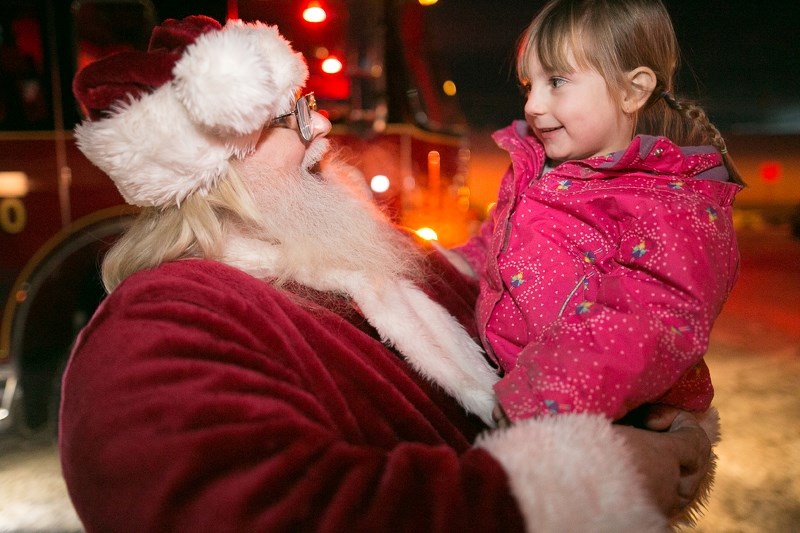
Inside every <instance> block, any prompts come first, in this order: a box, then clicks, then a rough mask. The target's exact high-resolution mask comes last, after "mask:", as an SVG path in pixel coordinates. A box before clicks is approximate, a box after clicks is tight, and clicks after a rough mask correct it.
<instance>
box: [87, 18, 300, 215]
mask: <svg viewBox="0 0 800 533" xmlns="http://www.w3.org/2000/svg"><path fill="white" fill-rule="evenodd" d="M172 73H173V80H172V81H171V83H167V84H165V85H162V86H161V87H159V88H158V89H156V90H155V91H153V92H152V93H150V94H146V95H144V96H142V97H141V98H139V99H135V98H132V97H131V98H130V99H129V101H127V102H124V101H122V102H118V103H117V104H116V105H115V106H114V107H113V108H112V109H111V111H110V113H109V115H108V117H106V118H103V119H101V120H95V121H88V120H87V121H84V122H83V123H82V124H80V125H79V126H77V127H76V129H75V137H76V139H77V142H78V146H79V147H80V149H81V150H82V151H83V152H84V154H85V155H86V156H87V157H88V158H89V160H91V161H92V162H93V163H94V164H96V165H97V166H98V167H100V168H101V169H102V170H103V171H104V172H106V173H107V174H108V175H109V176H110V177H111V179H112V180H113V181H114V183H115V184H116V186H117V188H118V189H119V191H120V193H121V194H122V196H123V197H124V198H125V201H127V202H128V203H130V204H134V205H138V206H166V205H171V204H180V203H181V202H182V201H183V200H185V199H186V197H188V196H189V195H191V194H194V193H200V194H204V193H205V192H207V191H208V190H209V189H210V188H211V187H213V186H214V185H215V183H216V182H217V180H219V179H220V178H221V177H222V176H224V175H225V173H226V172H227V170H228V160H229V159H230V158H232V157H238V158H241V157H244V156H245V155H247V154H249V153H250V152H252V150H253V149H254V147H255V144H256V141H257V140H258V136H259V134H260V131H261V128H262V127H263V126H264V124H266V123H268V122H269V121H270V120H271V119H272V118H274V117H276V116H278V115H280V114H282V113H286V112H288V111H290V110H291V109H292V106H293V105H294V98H295V93H296V91H297V90H298V89H299V88H301V87H302V86H303V85H304V84H305V81H306V79H307V78H308V68H307V67H306V64H305V61H304V60H303V57H302V55H301V54H299V53H296V52H294V50H292V48H291V45H290V44H289V42H288V41H286V40H285V39H284V38H283V37H282V36H281V35H280V33H278V29H277V28H276V27H274V26H267V25H265V24H262V23H258V22H256V23H252V24H245V23H243V22H242V21H238V20H237V21H229V22H228V23H227V24H226V25H225V27H224V28H222V29H221V30H219V31H210V32H207V33H204V34H202V35H200V36H199V37H198V38H197V40H196V41H195V42H194V43H192V44H191V45H189V46H188V47H187V48H186V50H185V51H184V53H183V55H182V57H181V58H180V59H179V60H178V62H177V63H176V65H175V67H174V68H173V71H172Z"/></svg>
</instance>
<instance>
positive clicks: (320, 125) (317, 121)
mask: <svg viewBox="0 0 800 533" xmlns="http://www.w3.org/2000/svg"><path fill="white" fill-rule="evenodd" d="M311 131H312V137H311V139H312V140H314V139H316V138H317V137H325V136H326V135H327V134H328V133H330V131H331V121H330V120H328V119H327V117H325V115H323V114H322V113H319V112H317V111H312V112H311Z"/></svg>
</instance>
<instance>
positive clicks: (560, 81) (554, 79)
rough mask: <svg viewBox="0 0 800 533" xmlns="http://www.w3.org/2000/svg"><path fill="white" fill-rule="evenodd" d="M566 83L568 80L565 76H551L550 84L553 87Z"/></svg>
mask: <svg viewBox="0 0 800 533" xmlns="http://www.w3.org/2000/svg"><path fill="white" fill-rule="evenodd" d="M565 83H567V80H565V79H564V78H559V77H558V76H553V77H552V78H550V86H551V87H552V88H553V89H558V88H559V87H561V86H562V85H564V84H565Z"/></svg>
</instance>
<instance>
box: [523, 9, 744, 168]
mask: <svg viewBox="0 0 800 533" xmlns="http://www.w3.org/2000/svg"><path fill="white" fill-rule="evenodd" d="M569 52H572V55H573V57H574V59H575V61H576V62H577V63H578V65H577V66H579V67H581V68H590V69H592V70H595V71H596V72H598V73H599V74H600V75H601V76H603V78H604V79H605V80H606V83H607V84H608V86H609V89H610V90H611V92H612V94H617V95H618V94H621V93H622V92H623V90H625V89H628V88H629V87H628V83H629V81H628V79H627V77H626V73H628V72H630V71H631V70H634V69H635V68H637V67H642V66H643V67H648V68H650V69H652V70H653V72H654V73H655V75H656V86H655V89H654V90H653V92H652V93H651V94H650V98H649V99H648V100H647V102H646V103H645V105H644V106H642V108H641V109H640V110H639V111H638V112H637V113H636V117H635V124H636V126H635V131H634V133H635V134H646V135H661V136H664V137H667V138H669V139H670V140H672V141H673V142H674V143H676V144H678V145H681V146H696V145H703V144H710V145H712V146H714V147H715V148H717V150H719V151H720V153H721V154H722V157H723V161H724V162H725V167H726V168H727V170H728V173H729V175H730V177H731V180H732V181H734V182H736V183H739V184H744V182H743V180H742V178H741V176H740V174H739V172H738V171H737V170H736V167H735V165H734V164H733V161H732V160H731V158H730V156H729V155H728V149H727V147H726V145H725V140H724V139H723V138H722V135H721V134H720V132H719V130H718V129H717V128H716V127H715V126H714V125H713V124H712V123H711V121H710V120H709V118H708V115H707V114H706V112H705V111H704V110H703V108H702V107H700V106H699V105H698V104H697V103H696V102H693V101H690V100H688V99H686V98H682V97H680V96H678V95H677V94H676V92H675V87H674V84H675V77H676V75H677V72H678V67H679V65H680V49H679V47H678V42H677V39H676V37H675V30H674V29H673V27H672V21H671V20H670V17H669V13H667V10H666V8H665V7H664V5H663V4H662V3H661V1H660V0H551V1H550V2H548V3H547V4H546V5H545V6H544V8H542V10H541V11H540V12H539V14H538V15H537V16H536V18H534V19H533V22H531V24H530V25H529V26H528V28H527V29H526V31H525V32H524V33H523V35H522V37H521V38H520V41H519V47H518V50H517V75H518V77H519V80H520V82H521V83H523V84H526V83H527V79H528V77H529V72H528V59H529V58H530V57H531V54H535V56H536V57H537V58H538V59H539V62H540V63H541V64H542V66H543V67H544V68H545V69H546V70H549V71H553V72H570V71H572V70H573V69H574V66H573V65H571V64H570V63H569V59H568V58H569V55H568V54H569Z"/></svg>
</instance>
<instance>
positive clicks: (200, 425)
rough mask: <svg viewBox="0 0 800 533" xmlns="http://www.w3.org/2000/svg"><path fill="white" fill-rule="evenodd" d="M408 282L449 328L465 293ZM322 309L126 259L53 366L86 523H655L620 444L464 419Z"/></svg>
mask: <svg viewBox="0 0 800 533" xmlns="http://www.w3.org/2000/svg"><path fill="white" fill-rule="evenodd" d="M437 268H439V269H441V272H439V274H440V275H439V276H437V277H436V278H432V279H434V280H436V281H433V282H431V284H430V285H429V286H428V287H426V289H427V290H428V291H429V293H430V294H432V295H433V296H434V297H435V298H436V299H437V300H438V301H440V302H442V303H443V305H445V306H446V307H447V308H448V309H449V310H450V312H451V313H453V315H454V316H455V317H457V318H458V319H459V320H461V322H462V323H465V324H466V323H471V317H472V309H473V304H474V299H475V296H476V288H475V287H474V286H471V285H468V284H467V282H466V281H465V280H464V279H463V278H461V277H460V276H459V275H458V274H457V273H455V272H454V271H450V270H445V269H446V268H447V267H445V266H444V265H441V266H439V267H437ZM338 303H339V304H340V305H339V307H338V313H335V312H333V311H332V310H331V309H329V308H330V307H331V306H330V305H328V306H327V307H322V306H320V305H316V304H313V303H311V302H309V301H304V300H301V299H300V298H299V297H297V296H294V295H291V294H288V293H286V292H280V291H278V290H276V289H275V288H273V287H271V286H270V285H268V284H267V283H264V282H262V281H260V280H257V279H255V278H253V277H251V276H249V275H247V274H245V273H243V272H241V271H239V270H236V269H234V268H231V267H229V266H226V265H223V264H220V263H215V262H210V261H201V260H188V261H181V262H176V263H170V264H165V265H162V266H161V267H159V268H157V269H155V270H152V271H145V272H140V273H138V274H135V275H133V276H131V277H130V278H128V279H127V280H126V281H125V282H124V283H123V284H121V285H120V286H119V287H118V288H117V289H116V290H115V291H114V292H113V293H112V294H111V295H110V296H109V297H108V298H107V299H106V301H105V302H104V303H103V305H102V306H101V307H100V309H99V310H98V311H97V313H96V315H95V316H94V318H93V319H92V321H91V322H90V324H89V325H88V326H87V327H86V328H85V329H84V331H83V332H82V334H81V335H80V338H79V340H78V342H77V344H76V347H75V350H74V352H73V355H72V358H71V360H70V363H69V366H68V369H67V372H66V374H65V378H64V387H63V401H62V411H61V419H60V421H61V422H60V423H61V428H60V445H61V456H62V463H63V471H64V477H65V479H66V482H67V486H68V489H69V493H70V496H71V498H72V500H73V503H74V505H75V508H76V509H77V512H78V514H79V516H80V518H81V520H82V521H83V523H84V525H85V527H86V529H87V531H90V532H91V531H103V532H107V531H136V532H141V531H159V532H163V531H214V532H225V531H231V532H245V531H247V532H262V531H264V532H266V531H270V532H275V531H312V530H313V531H335V532H340V531H481V532H490V531H497V530H502V531H505V532H509V531H518V530H524V529H527V530H529V531H535V530H541V531H562V530H563V531H600V530H604V531H661V530H662V529H663V528H664V527H665V522H664V520H663V519H662V518H661V517H660V515H659V514H658V513H657V512H656V511H655V509H654V508H653V507H652V506H651V505H650V504H649V503H648V502H647V501H646V499H645V497H644V490H643V489H642V488H641V486H640V483H639V478H638V475H637V474H636V473H635V470H634V468H633V467H632V464H631V462H630V460H629V459H628V453H627V451H626V450H625V446H624V443H623V441H621V440H620V439H619V438H618V436H617V435H616V434H614V433H612V432H611V429H610V427H611V426H610V425H609V424H608V422H607V421H605V420H604V419H602V418H601V417H593V416H591V415H564V416H560V417H551V418H548V419H544V420H530V421H525V422H523V423H521V424H518V425H515V426H514V427H512V428H511V429H509V430H506V431H498V432H492V433H487V434H484V435H483V436H479V437H478V438H477V443H476V442H475V439H476V436H478V434H479V432H481V431H483V430H485V429H486V428H485V427H484V426H483V425H482V423H481V422H480V421H479V420H478V419H477V418H476V417H474V416H467V415H466V414H465V412H464V411H463V409H462V408H461V407H459V406H458V404H456V402H455V401H454V400H453V399H452V398H450V397H448V396H446V395H444V394H443V393H442V392H441V391H440V390H439V389H438V388H437V386H436V385H435V384H432V383H429V382H426V380H424V379H422V378H420V377H419V376H417V375H415V374H414V373H413V371H412V370H411V369H410V367H409V366H408V365H407V364H406V363H405V362H404V361H403V360H402V359H401V358H400V357H399V356H398V355H397V354H396V353H395V352H394V351H392V350H390V349H388V348H386V347H385V346H384V345H383V344H381V343H380V342H379V341H378V340H376V338H375V335H374V331H372V329H371V328H370V327H369V325H368V324H367V323H366V321H365V320H364V319H363V318H361V317H360V316H359V315H358V314H357V313H355V312H354V311H352V308H351V307H349V306H347V305H346V304H345V303H344V302H338Z"/></svg>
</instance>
